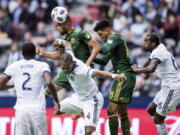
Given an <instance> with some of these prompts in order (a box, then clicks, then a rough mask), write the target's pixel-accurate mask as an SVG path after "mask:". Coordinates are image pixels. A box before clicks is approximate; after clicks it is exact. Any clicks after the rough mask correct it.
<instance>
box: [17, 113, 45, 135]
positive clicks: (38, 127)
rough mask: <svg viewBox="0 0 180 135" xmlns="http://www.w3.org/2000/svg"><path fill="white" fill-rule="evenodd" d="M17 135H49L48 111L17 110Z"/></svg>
mask: <svg viewBox="0 0 180 135" xmlns="http://www.w3.org/2000/svg"><path fill="white" fill-rule="evenodd" d="M14 132H15V135H47V124H46V113H45V112H30V111H22V110H16V113H15V131H14Z"/></svg>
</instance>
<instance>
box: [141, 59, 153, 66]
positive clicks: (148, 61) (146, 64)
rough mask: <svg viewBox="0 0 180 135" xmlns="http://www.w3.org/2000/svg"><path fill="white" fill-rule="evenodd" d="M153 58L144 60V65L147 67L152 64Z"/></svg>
mask: <svg viewBox="0 0 180 135" xmlns="http://www.w3.org/2000/svg"><path fill="white" fill-rule="evenodd" d="M150 62H151V60H150V59H148V60H147V61H145V62H144V64H143V67H147V66H148V65H149V64H150Z"/></svg>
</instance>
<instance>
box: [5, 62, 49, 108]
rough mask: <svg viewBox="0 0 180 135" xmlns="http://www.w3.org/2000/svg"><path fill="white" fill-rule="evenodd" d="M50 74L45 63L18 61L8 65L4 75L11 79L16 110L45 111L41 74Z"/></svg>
mask: <svg viewBox="0 0 180 135" xmlns="http://www.w3.org/2000/svg"><path fill="white" fill-rule="evenodd" d="M44 72H50V68H49V66H48V64H46V63H45V62H40V61H36V60H34V59H31V60H25V59H23V60H20V61H17V62H14V63H13V64H11V65H9V66H8V67H7V68H6V70H5V72H4V73H5V74H6V75H8V76H9V77H11V78H12V80H13V82H14V85H15V90H16V94H17V102H16V105H15V109H16V110H30V111H31V110H34V111H44V110H45V105H46V102H45V96H44V83H43V79H42V77H43V73H44Z"/></svg>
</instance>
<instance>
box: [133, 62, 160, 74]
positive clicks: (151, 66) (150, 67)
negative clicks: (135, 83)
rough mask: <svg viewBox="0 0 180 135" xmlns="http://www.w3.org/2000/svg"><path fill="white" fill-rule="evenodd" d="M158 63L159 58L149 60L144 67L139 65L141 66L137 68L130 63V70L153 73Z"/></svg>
mask: <svg viewBox="0 0 180 135" xmlns="http://www.w3.org/2000/svg"><path fill="white" fill-rule="evenodd" d="M158 64H160V61H159V60H156V59H155V60H150V62H149V64H148V66H146V67H141V68H138V67H137V66H136V65H132V66H131V68H132V70H133V71H134V72H135V73H146V74H147V73H153V72H154V71H155V70H156V68H157V66H158Z"/></svg>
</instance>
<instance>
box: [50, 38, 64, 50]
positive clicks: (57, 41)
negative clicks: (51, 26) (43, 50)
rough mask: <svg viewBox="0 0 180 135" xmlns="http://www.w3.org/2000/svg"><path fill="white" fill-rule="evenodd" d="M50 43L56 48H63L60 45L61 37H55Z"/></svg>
mask: <svg viewBox="0 0 180 135" xmlns="http://www.w3.org/2000/svg"><path fill="white" fill-rule="evenodd" d="M52 44H53V46H54V47H56V48H64V47H63V45H62V42H61V39H55V40H54V42H53V43H52Z"/></svg>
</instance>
